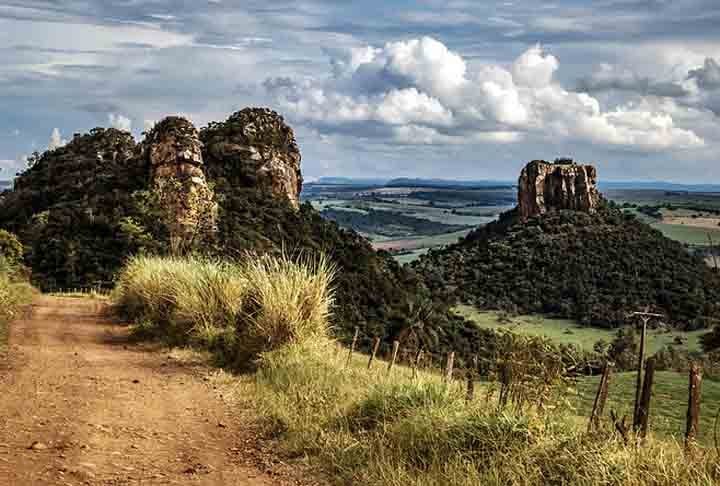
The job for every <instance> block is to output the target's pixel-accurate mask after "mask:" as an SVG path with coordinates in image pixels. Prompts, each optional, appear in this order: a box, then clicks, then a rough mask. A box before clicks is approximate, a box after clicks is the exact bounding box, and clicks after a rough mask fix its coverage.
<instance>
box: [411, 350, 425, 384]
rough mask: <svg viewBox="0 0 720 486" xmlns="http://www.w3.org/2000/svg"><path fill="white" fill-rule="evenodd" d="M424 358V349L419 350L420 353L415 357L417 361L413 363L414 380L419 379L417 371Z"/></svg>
mask: <svg viewBox="0 0 720 486" xmlns="http://www.w3.org/2000/svg"><path fill="white" fill-rule="evenodd" d="M422 356H423V349H422V348H420V349H418V352H417V354H416V355H415V361H414V362H413V366H412V379H413V380H414V379H415V378H417V370H418V367H419V366H420V361H421V360H422Z"/></svg>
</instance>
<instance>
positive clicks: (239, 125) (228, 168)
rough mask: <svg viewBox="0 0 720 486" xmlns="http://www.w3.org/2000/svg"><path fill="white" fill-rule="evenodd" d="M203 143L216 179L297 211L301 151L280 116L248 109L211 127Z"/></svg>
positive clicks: (205, 134)
mask: <svg viewBox="0 0 720 486" xmlns="http://www.w3.org/2000/svg"><path fill="white" fill-rule="evenodd" d="M200 138H201V140H202V142H203V144H204V147H203V156H204V158H205V163H206V165H207V167H208V171H209V172H210V173H211V174H212V178H213V180H217V181H218V183H219V184H221V185H223V184H227V185H230V186H232V187H249V188H256V189H258V190H261V191H265V192H268V193H270V194H273V195H274V196H277V197H285V198H287V199H288V201H289V202H290V204H291V205H292V206H294V207H295V208H297V207H298V206H299V204H300V191H301V190H302V175H301V173H300V159H301V157H300V149H299V148H298V145H297V142H296V140H295V134H294V132H293V130H292V128H290V127H289V126H288V125H287V124H286V123H285V121H284V119H283V117H282V116H280V115H278V114H277V113H276V112H274V111H272V110H269V109H265V108H246V109H244V110H241V111H239V112H237V113H235V114H233V115H232V116H231V117H230V118H229V119H228V120H227V121H225V122H221V123H211V124H210V125H209V126H208V127H207V128H205V129H204V130H203V131H202V132H201V134H200Z"/></svg>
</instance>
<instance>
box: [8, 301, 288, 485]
mask: <svg viewBox="0 0 720 486" xmlns="http://www.w3.org/2000/svg"><path fill="white" fill-rule="evenodd" d="M103 308H104V304H103V303H102V302H101V301H97V300H84V299H75V298H58V297H48V296H41V297H38V298H37V299H36V301H35V303H34V305H33V308H32V312H31V314H30V315H29V316H28V318H26V319H24V320H20V321H17V322H15V323H14V324H13V326H12V330H11V334H10V352H9V356H10V357H9V363H7V364H5V365H4V367H2V368H0V485H2V486H5V485H7V486H10V485H12V486H25V485H33V486H35V485H46V484H47V485H80V484H87V485H108V486H110V485H113V486H119V485H136V484H137V485H140V484H142V485H156V484H157V485H162V484H199V485H238V486H265V485H275V484H286V482H285V481H283V482H282V483H281V482H280V481H279V480H278V479H275V478H273V477H272V476H270V475H268V474H267V473H265V472H263V471H261V470H260V469H258V468H256V467H254V466H251V465H248V462H247V460H245V458H243V457H241V456H242V455H243V451H244V450H245V449H246V448H247V447H248V446H247V444H248V442H251V439H250V438H249V437H248V433H247V431H246V426H245V425H244V424H243V419H242V418H240V415H241V414H238V413H237V412H238V411H236V410H230V409H229V407H228V406H227V405H226V404H225V403H224V402H223V401H222V400H221V399H220V398H219V397H218V394H217V392H215V391H213V390H212V386H211V385H210V384H209V383H207V382H206V381H204V379H203V369H199V368H198V366H199V365H187V364H183V362H181V361H177V360H173V359H170V357H169V356H168V353H158V352H151V351H148V350H144V349H143V348H140V347H137V346H133V345H129V344H128V343H127V339H126V338H127V329H126V328H125V327H123V326H118V325H116V324H113V323H111V322H110V321H109V320H108V319H106V318H103V317H102V310H103ZM200 368H202V367H200ZM292 482H295V481H292Z"/></svg>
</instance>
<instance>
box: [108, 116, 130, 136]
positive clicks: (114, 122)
mask: <svg viewBox="0 0 720 486" xmlns="http://www.w3.org/2000/svg"><path fill="white" fill-rule="evenodd" d="M108 123H110V126H111V127H113V128H116V129H118V130H123V131H125V132H130V131H132V120H130V118H128V117H126V116H123V115H118V114H115V113H108Z"/></svg>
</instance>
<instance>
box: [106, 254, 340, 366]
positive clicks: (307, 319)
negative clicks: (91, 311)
mask: <svg viewBox="0 0 720 486" xmlns="http://www.w3.org/2000/svg"><path fill="white" fill-rule="evenodd" d="M333 275H334V268H333V266H332V265H331V264H330V263H329V262H328V261H327V260H326V259H324V258H322V257H321V258H318V259H317V260H310V259H305V258H299V259H296V260H293V259H291V258H289V257H288V256H286V255H283V256H280V257H272V256H262V257H260V256H250V255H248V256H247V257H246V258H245V259H243V260H242V261H240V262H237V263H230V262H223V261H217V260H210V259H202V258H174V257H165V258H162V257H146V256H139V257H135V258H133V259H132V260H131V261H130V262H128V264H127V265H126V266H125V267H124V269H123V270H122V272H121V273H120V275H119V278H118V285H117V287H116V289H115V292H114V299H115V301H116V303H117V309H118V311H119V312H120V313H121V314H122V315H124V317H126V318H128V319H131V320H133V321H135V322H136V323H137V327H136V329H137V333H138V334H140V335H142V334H146V335H153V336H157V337H162V338H164V339H167V340H169V341H171V342H174V343H179V344H184V343H193V344H197V345H201V346H203V347H206V348H208V349H212V350H214V351H215V352H216V353H217V354H218V357H219V358H220V359H221V360H222V362H224V363H226V364H234V365H237V366H245V365H247V364H249V363H251V362H252V361H253V360H254V359H255V358H256V357H257V356H258V355H259V354H260V353H261V352H264V351H268V350H271V349H274V348H276V347H280V346H283V345H287V344H289V343H295V342H301V341H303V340H307V339H315V338H317V337H318V336H324V335H325V334H326V331H327V326H328V317H329V313H330V309H331V307H332V304H333V290H332V287H331V282H332V279H333Z"/></svg>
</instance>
